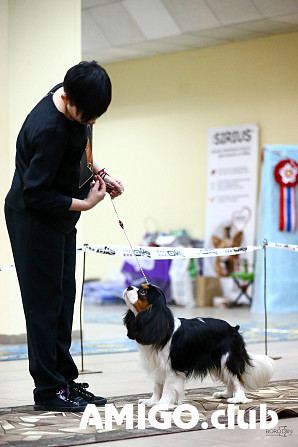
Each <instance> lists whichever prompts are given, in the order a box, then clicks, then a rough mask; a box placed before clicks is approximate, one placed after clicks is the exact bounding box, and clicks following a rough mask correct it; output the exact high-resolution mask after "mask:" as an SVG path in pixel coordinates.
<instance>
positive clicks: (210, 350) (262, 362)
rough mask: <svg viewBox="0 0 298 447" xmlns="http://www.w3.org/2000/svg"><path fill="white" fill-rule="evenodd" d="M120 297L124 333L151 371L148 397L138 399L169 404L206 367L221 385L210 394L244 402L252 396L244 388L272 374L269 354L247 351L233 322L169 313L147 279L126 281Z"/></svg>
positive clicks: (255, 385) (263, 381)
mask: <svg viewBox="0 0 298 447" xmlns="http://www.w3.org/2000/svg"><path fill="white" fill-rule="evenodd" d="M123 298H124V300H125V302H126V304H127V307H128V308H129V310H128V311H127V313H126V315H125V317H124V319H123V321H124V324H125V326H126V328H127V335H128V337H129V338H130V339H132V340H135V341H136V342H137V347H138V350H139V352H140V354H141V358H142V363H143V366H144V368H145V370H146V371H147V372H148V373H149V374H151V375H153V376H154V391H153V394H152V396H151V398H150V399H145V400H140V403H144V404H146V405H147V406H153V405H156V404H168V405H169V407H170V408H174V407H175V406H176V405H180V404H181V403H182V402H183V399H184V382H185V380H186V379H188V378H190V377H200V378H201V379H203V378H204V377H205V376H206V375H207V374H208V373H210V374H211V376H212V377H213V378H214V379H215V380H218V379H219V380H220V381H221V382H223V383H224V384H225V386H226V389H225V391H223V392H219V393H215V394H214V395H213V396H214V397H217V398H219V399H221V398H227V402H228V403H233V404H236V403H248V402H252V400H251V399H248V398H247V397H246V396H245V390H254V389H258V388H260V387H262V386H263V385H265V384H266V383H267V382H268V381H269V380H270V378H271V377H272V375H273V370H274V367H273V363H274V362H273V360H272V359H271V358H269V357H267V356H265V355H252V354H248V353H247V351H246V349H245V343H244V341H243V338H242V336H241V335H240V334H239V332H238V330H239V326H235V327H232V326H230V325H229V323H227V322H226V321H223V320H218V319H214V318H191V319H185V318H175V317H174V316H173V314H172V312H171V310H170V309H169V308H168V307H167V305H166V299H165V296H164V294H163V292H162V291H161V290H160V289H159V288H158V287H156V286H154V285H152V284H142V285H141V286H140V288H139V289H137V288H136V287H133V286H130V287H128V288H127V289H126V290H125V291H124V293H123Z"/></svg>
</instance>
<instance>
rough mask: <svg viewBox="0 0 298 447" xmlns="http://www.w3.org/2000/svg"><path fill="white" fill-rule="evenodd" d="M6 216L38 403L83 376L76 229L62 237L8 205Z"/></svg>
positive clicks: (32, 217) (33, 218)
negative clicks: (76, 320) (75, 344)
mask: <svg viewBox="0 0 298 447" xmlns="http://www.w3.org/2000/svg"><path fill="white" fill-rule="evenodd" d="M5 217H6V224H7V229H8V233H9V237H10V242H11V247H12V251H13V256H14V262H15V266H16V272H17V276H18V281H19V285H20V289H21V295H22V301H23V308H24V313H25V318H26V327H27V343H28V355H29V371H30V374H31V376H32V377H33V379H34V383H35V389H34V400H35V402H38V401H41V400H44V399H46V398H48V397H50V396H52V395H53V394H54V393H55V392H57V391H58V390H60V389H62V388H65V387H66V385H67V384H68V383H69V382H70V381H72V380H74V379H76V378H77V377H78V369H77V367H76V365H75V363H74V361H73V359H72V357H71V355H70V352H69V349H70V345H71V331H72V321H73V312H74V302H75V291H76V290H75V263H76V229H75V228H74V229H73V231H71V232H70V233H68V234H63V233H60V232H58V231H56V230H53V229H51V228H50V227H49V226H47V225H45V224H43V223H40V222H39V221H38V220H37V219H36V218H35V217H34V216H32V215H30V214H21V213H17V212H16V211H14V210H13V209H12V208H11V207H9V206H8V205H7V204H6V205H5Z"/></svg>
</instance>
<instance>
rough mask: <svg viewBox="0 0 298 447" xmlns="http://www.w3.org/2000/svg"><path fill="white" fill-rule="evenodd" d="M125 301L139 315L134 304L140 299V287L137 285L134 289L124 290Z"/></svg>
mask: <svg viewBox="0 0 298 447" xmlns="http://www.w3.org/2000/svg"><path fill="white" fill-rule="evenodd" d="M123 298H124V301H125V302H126V305H127V307H128V308H129V309H130V310H131V311H132V312H133V313H134V314H135V315H137V313H138V312H137V310H136V309H135V307H134V304H135V303H136V302H137V301H138V299H139V297H138V289H137V288H136V287H133V289H132V290H127V289H125V290H124V293H123Z"/></svg>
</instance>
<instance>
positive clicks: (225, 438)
mask: <svg viewBox="0 0 298 447" xmlns="http://www.w3.org/2000/svg"><path fill="white" fill-rule="evenodd" d="M172 310H173V312H174V314H175V315H177V316H182V317H192V316H212V317H218V318H222V319H226V320H227V321H229V322H230V323H231V324H236V323H238V324H240V325H241V324H245V323H248V322H251V321H253V322H256V321H258V322H259V323H260V324H262V321H263V317H262V315H253V314H252V313H251V312H250V310H249V309H247V308H237V309H215V308H204V309H203V308H200V309H198V308H194V309H182V308H177V307H174V308H172ZM125 311H126V308H125V306H124V305H120V304H119V305H114V306H111V305H104V306H96V305H87V306H85V313H86V315H87V316H88V315H92V318H90V319H88V318H86V323H85V328H84V338H85V339H86V340H87V339H97V340H104V339H111V338H117V339H119V338H121V337H125V336H126V330H125V328H124V327H123V325H122V324H115V320H116V321H117V317H118V319H119V322H120V321H121V319H122V316H123V314H124V313H125ZM96 316H98V317H99V320H100V323H97V322H96V319H97V318H96ZM103 316H104V317H107V318H106V321H105V322H102V320H103ZM111 316H112V317H113V318H112V319H111V318H110V317H111ZM115 317H116V318H115ZM297 317H298V315H297V314H274V315H269V316H268V326H269V327H270V324H278V325H280V326H283V325H289V324H291V323H295V324H297V321H298V318H297ZM88 320H89V321H88ZM297 348H298V342H297V341H282V342H273V343H269V345H268V354H269V355H270V356H272V357H281V358H280V359H279V360H276V362H275V363H276V371H275V375H274V377H273V380H282V379H291V378H297V377H298V349H297ZM248 350H249V351H251V352H252V353H256V354H263V353H264V344H263V343H250V344H248ZM75 360H76V362H77V365H78V367H79V368H80V367H81V359H80V357H75ZM84 370H85V371H86V370H88V371H90V374H83V375H81V376H80V380H81V381H87V382H89V384H90V389H91V391H92V392H94V393H97V394H103V395H105V396H121V395H126V394H137V393H144V392H151V391H152V382H151V380H150V379H149V378H148V377H146V374H145V373H144V372H143V370H142V369H141V367H140V366H139V361H138V354H137V353H136V352H130V353H121V354H106V355H88V356H85V357H84ZM98 371H102V373H99V372H98ZM212 383H213V382H212V381H211V380H210V379H207V380H205V381H204V382H203V383H201V382H200V381H194V380H192V381H190V382H189V383H188V385H187V388H196V387H207V386H211V385H212ZM0 384H1V385H0V407H6V406H18V405H30V404H32V389H33V382H32V379H31V377H30V375H29V372H28V362H27V360H17V361H7V362H0ZM293 397H294V396H293ZM297 406H298V396H297ZM285 425H286V426H287V428H288V429H290V430H291V431H292V433H291V434H290V435H288V436H286V437H281V436H268V435H266V433H265V431H264V430H260V429H256V430H241V429H240V428H239V427H238V428H236V429H235V430H224V431H222V430H218V429H211V430H200V431H195V432H188V433H180V434H173V435H162V436H154V437H147V438H138V439H133V440H127V441H116V442H107V443H105V444H104V445H105V447H110V446H111V447H119V446H121V447H125V446H129V447H138V446H142V447H151V446H154V447H155V446H156V445H157V444H158V443H162V445H163V447H167V446H172V445H173V443H175V444H176V445H177V447H183V446H186V445H187V446H188V445H193V446H196V445H197V446H199V445H200V447H202V446H205V445H206V446H207V445H208V446H212V447H217V446H220V447H222V446H225V445H229V446H233V445H235V446H236V445H237V446H239V445H240V446H252V445H253V444H254V443H256V442H259V443H262V445H263V444H264V445H270V446H272V447H275V446H278V447H280V446H281V447H283V446H286V447H292V446H297V445H298V418H289V419H283V420H281V421H279V424H278V426H285ZM239 439H240V440H239ZM91 445H94V446H95V445H98V444H89V446H91Z"/></svg>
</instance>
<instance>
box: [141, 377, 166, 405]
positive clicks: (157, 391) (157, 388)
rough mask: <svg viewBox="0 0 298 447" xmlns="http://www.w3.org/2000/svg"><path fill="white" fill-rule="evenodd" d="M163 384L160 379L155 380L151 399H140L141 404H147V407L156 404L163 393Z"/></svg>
mask: <svg viewBox="0 0 298 447" xmlns="http://www.w3.org/2000/svg"><path fill="white" fill-rule="evenodd" d="M162 389H163V385H162V384H161V383H160V382H159V381H157V380H156V381H155V382H154V388H153V394H152V396H151V397H150V399H139V404H145V405H146V406H147V407H152V406H153V405H156V404H157V403H158V402H159V400H160V398H161V395H162Z"/></svg>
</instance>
